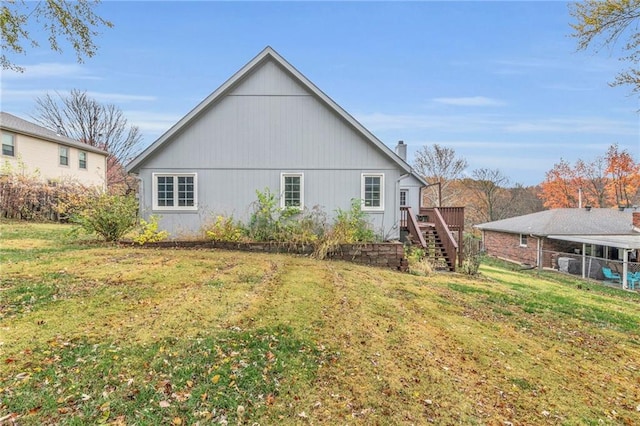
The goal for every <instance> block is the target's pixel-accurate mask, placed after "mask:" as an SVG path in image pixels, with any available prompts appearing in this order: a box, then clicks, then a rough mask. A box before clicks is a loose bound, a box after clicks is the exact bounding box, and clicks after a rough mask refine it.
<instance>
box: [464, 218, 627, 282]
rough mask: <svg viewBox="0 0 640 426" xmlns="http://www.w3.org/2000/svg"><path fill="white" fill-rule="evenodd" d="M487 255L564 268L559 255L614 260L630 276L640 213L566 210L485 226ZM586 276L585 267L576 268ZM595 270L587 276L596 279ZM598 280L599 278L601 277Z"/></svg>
mask: <svg viewBox="0 0 640 426" xmlns="http://www.w3.org/2000/svg"><path fill="white" fill-rule="evenodd" d="M475 227H476V228H478V229H480V230H481V231H482V243H483V247H484V250H485V251H486V253H487V254H489V255H492V256H496V257H500V258H504V259H507V260H510V261H513V262H518V263H523V264H529V265H534V266H538V267H540V268H542V267H547V268H555V269H563V268H566V267H567V266H566V265H563V264H561V262H560V261H559V260H558V259H559V258H565V257H564V256H561V255H559V254H558V253H569V254H573V255H575V254H578V255H579V256H574V258H576V257H577V258H582V259H584V258H585V256H582V255H583V254H585V255H586V256H589V257H592V258H596V259H600V260H602V261H604V262H606V260H607V259H610V260H614V261H616V263H618V264H620V265H621V266H622V268H623V269H624V270H621V271H620V272H623V273H624V275H625V277H626V272H627V270H626V268H627V266H628V262H629V260H634V259H637V256H638V251H639V250H640V209H637V208H629V209H624V210H620V209H603V208H590V207H587V208H580V209H576V208H566V209H553V210H545V211H541V212H537V213H531V214H527V215H524V216H517V217H512V218H509V219H503V220H497V221H494V222H487V223H482V224H479V225H476V226H475ZM577 266H578V267H579V269H580V272H581V273H583V274H584V273H585V270H584V266H583V265H577ZM590 272H591V271H589V272H587V273H589V274H590V276H591V273H590ZM601 277H602V276H601V274H600V276H598V277H597V278H601Z"/></svg>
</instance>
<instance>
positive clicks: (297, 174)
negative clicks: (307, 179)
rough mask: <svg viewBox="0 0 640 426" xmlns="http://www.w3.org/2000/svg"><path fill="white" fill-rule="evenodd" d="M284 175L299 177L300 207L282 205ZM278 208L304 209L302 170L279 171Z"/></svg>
mask: <svg viewBox="0 0 640 426" xmlns="http://www.w3.org/2000/svg"><path fill="white" fill-rule="evenodd" d="M286 177H299V178H300V207H292V206H289V207H286V206H285V205H284V178H286ZM280 208H283V209H284V208H292V209H295V208H299V209H300V210H304V173H302V172H285V173H280Z"/></svg>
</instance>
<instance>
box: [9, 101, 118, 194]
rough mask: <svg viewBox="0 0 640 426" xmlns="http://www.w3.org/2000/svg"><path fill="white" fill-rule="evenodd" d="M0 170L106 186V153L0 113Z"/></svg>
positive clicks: (52, 179) (46, 178)
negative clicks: (0, 134)
mask: <svg viewBox="0 0 640 426" xmlns="http://www.w3.org/2000/svg"><path fill="white" fill-rule="evenodd" d="M0 131H1V132H2V153H1V154H0V161H1V167H0V170H1V172H0V173H6V172H7V171H11V172H23V171H24V173H26V174H35V175H37V176H40V177H41V178H42V179H43V180H46V181H50V182H57V181H67V180H69V181H74V182H77V183H80V184H82V185H86V186H98V187H101V188H103V189H106V185H107V156H108V153H107V152H106V151H103V150H101V149H98V148H96V147H93V146H90V145H87V144H85V143H82V142H78V141H76V140H73V139H70V138H68V137H66V136H61V135H58V134H56V132H54V131H51V130H49V129H47V128H45V127H42V126H39V125H37V124H34V123H31V122H29V121H27V120H23V119H22V118H19V117H16V116H15V115H11V114H8V113H6V112H0Z"/></svg>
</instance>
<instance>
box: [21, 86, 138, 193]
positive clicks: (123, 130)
mask: <svg viewBox="0 0 640 426" xmlns="http://www.w3.org/2000/svg"><path fill="white" fill-rule="evenodd" d="M57 95H58V96H57V98H53V97H52V96H51V95H49V94H46V95H45V96H43V97H40V98H36V112H35V115H34V117H33V118H34V120H35V121H36V122H37V123H38V124H40V125H42V126H44V127H47V128H49V129H51V130H54V131H56V132H59V133H60V134H62V135H64V136H67V137H69V138H71V139H75V140H78V141H80V142H83V143H86V144H88V145H91V146H95V147H97V148H100V149H103V150H105V151H107V152H108V153H109V156H108V158H107V185H108V186H109V188H114V187H116V186H121V185H124V187H125V191H127V192H130V191H131V190H132V189H134V188H135V186H134V185H135V183H134V182H132V181H131V179H129V178H128V177H127V174H126V172H125V171H124V167H123V166H124V164H126V162H127V161H129V160H130V159H131V158H132V157H133V155H134V154H135V149H136V148H137V146H138V144H139V142H140V140H141V139H142V135H141V134H140V130H139V129H138V127H137V126H130V125H129V124H128V122H127V119H126V118H125V116H124V114H123V113H122V111H121V110H120V109H119V108H118V107H117V106H115V105H113V104H107V105H103V104H101V103H99V102H98V101H96V100H95V99H92V98H91V97H89V95H88V94H87V92H85V91H80V90H75V89H74V90H71V91H70V92H69V94H68V95H61V94H59V93H58V94H57Z"/></svg>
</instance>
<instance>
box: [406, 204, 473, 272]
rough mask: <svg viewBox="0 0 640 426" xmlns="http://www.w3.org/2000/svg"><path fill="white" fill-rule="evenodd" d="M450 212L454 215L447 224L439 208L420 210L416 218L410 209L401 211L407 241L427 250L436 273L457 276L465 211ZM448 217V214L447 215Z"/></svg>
mask: <svg viewBox="0 0 640 426" xmlns="http://www.w3.org/2000/svg"><path fill="white" fill-rule="evenodd" d="M445 209H446V208H445ZM450 209H451V212H453V213H454V214H449V215H448V216H447V217H448V218H449V219H450V220H451V222H453V223H447V222H445V219H444V217H443V214H442V213H441V212H440V209H439V208H436V207H434V208H429V209H421V210H420V213H421V214H420V215H418V216H414V215H413V212H412V211H411V208H410V207H405V208H403V210H402V212H403V215H402V216H401V227H402V229H404V230H406V231H408V237H409V239H410V241H411V243H412V244H415V245H417V246H419V247H421V248H422V249H423V250H425V255H426V257H427V258H428V259H430V260H431V261H432V262H433V264H434V267H435V269H436V270H446V271H451V272H454V271H455V270H456V266H459V265H460V264H461V262H462V256H461V253H462V247H461V241H462V227H463V222H464V210H461V209H462V208H450ZM454 209H455V210H454ZM447 213H448V212H447V211H446V210H445V215H447ZM424 219H427V220H424ZM429 219H434V221H433V222H432V221H429ZM458 222H460V223H458ZM455 230H457V231H458V241H460V245H459V243H458V242H457V241H456V240H455V239H454V238H453V236H452V233H453V232H454V231H455Z"/></svg>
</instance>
